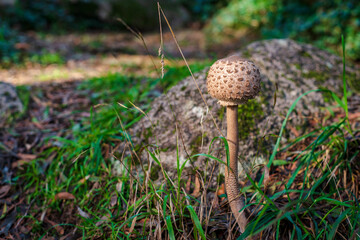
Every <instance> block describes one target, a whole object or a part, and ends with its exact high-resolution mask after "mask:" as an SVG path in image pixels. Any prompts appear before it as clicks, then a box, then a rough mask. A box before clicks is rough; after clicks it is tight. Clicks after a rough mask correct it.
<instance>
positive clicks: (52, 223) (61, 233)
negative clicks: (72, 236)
mask: <svg viewBox="0 0 360 240" xmlns="http://www.w3.org/2000/svg"><path fill="white" fill-rule="evenodd" d="M44 221H45V222H46V223H49V224H50V225H51V226H53V227H54V228H55V230H56V231H57V232H58V234H60V235H64V228H63V227H61V226H60V225H59V224H57V223H56V222H54V221H51V220H50V219H48V218H45V219H44Z"/></svg>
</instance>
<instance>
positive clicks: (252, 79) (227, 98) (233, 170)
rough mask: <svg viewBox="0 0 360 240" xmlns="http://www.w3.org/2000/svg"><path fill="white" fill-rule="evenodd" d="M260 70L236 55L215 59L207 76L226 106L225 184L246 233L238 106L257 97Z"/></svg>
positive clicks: (211, 89) (211, 90) (210, 87)
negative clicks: (226, 161) (226, 146)
mask: <svg viewBox="0 0 360 240" xmlns="http://www.w3.org/2000/svg"><path fill="white" fill-rule="evenodd" d="M260 80H261V77H260V71H259V69H258V68H257V67H256V66H255V64H254V63H253V62H251V61H249V60H246V59H242V58H240V57H239V56H237V55H233V56H230V57H227V58H224V59H220V60H218V61H216V62H215V63H214V64H213V65H212V66H211V67H210V70H209V73H208V76H207V88H208V92H209V94H210V95H211V96H212V97H214V98H216V99H218V100H219V104H220V105H222V106H225V107H226V121H227V141H228V144H229V153H230V162H229V163H228V164H227V166H229V168H230V169H229V168H228V167H227V166H226V167H225V187H226V192H227V196H228V201H229V204H230V208H231V211H232V212H233V214H234V216H235V219H236V221H237V223H238V225H239V227H240V231H241V232H244V231H245V227H246V224H247V218H246V216H245V213H244V210H243V208H244V203H243V201H242V200H241V199H240V190H239V183H238V165H237V164H238V163H237V158H238V151H239V150H238V149H239V140H238V133H239V130H238V105H239V104H245V103H246V102H247V101H248V100H249V99H252V98H255V97H256V96H257V95H258V93H259V91H260Z"/></svg>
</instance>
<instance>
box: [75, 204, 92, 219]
mask: <svg viewBox="0 0 360 240" xmlns="http://www.w3.org/2000/svg"><path fill="white" fill-rule="evenodd" d="M77 210H78V212H79V214H80V216H82V217H83V218H91V216H90V215H89V214H88V213H87V212H85V211H83V210H82V209H81V208H80V207H77Z"/></svg>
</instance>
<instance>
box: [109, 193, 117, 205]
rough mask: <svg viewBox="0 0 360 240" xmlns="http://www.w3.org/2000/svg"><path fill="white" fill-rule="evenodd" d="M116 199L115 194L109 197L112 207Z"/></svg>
mask: <svg viewBox="0 0 360 240" xmlns="http://www.w3.org/2000/svg"><path fill="white" fill-rule="evenodd" d="M117 199H118V197H117V195H116V194H114V195H112V196H111V198H110V206H112V207H113V206H115V205H116V203H117Z"/></svg>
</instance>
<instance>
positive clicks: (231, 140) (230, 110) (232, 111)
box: [225, 105, 247, 232]
mask: <svg viewBox="0 0 360 240" xmlns="http://www.w3.org/2000/svg"><path fill="white" fill-rule="evenodd" d="M226 121H227V141H228V144H229V153H230V163H229V167H230V169H228V167H227V166H226V167H225V187H226V193H227V197H228V200H229V204H230V208H231V211H232V212H233V214H234V216H235V219H236V221H237V223H238V224H239V227H240V231H241V232H244V231H245V227H246V224H247V218H246V216H245V212H244V211H241V209H243V207H244V203H243V202H242V201H241V199H240V190H239V183H238V162H237V157H238V151H239V140H238V132H239V127H238V106H237V105H235V106H227V107H226ZM240 211H241V212H240Z"/></svg>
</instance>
